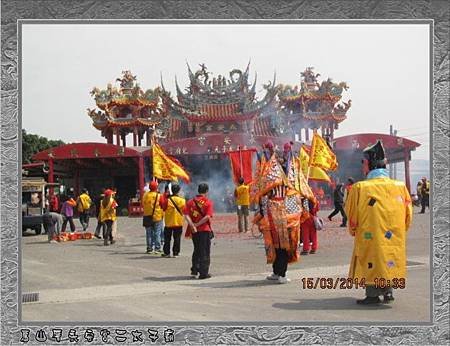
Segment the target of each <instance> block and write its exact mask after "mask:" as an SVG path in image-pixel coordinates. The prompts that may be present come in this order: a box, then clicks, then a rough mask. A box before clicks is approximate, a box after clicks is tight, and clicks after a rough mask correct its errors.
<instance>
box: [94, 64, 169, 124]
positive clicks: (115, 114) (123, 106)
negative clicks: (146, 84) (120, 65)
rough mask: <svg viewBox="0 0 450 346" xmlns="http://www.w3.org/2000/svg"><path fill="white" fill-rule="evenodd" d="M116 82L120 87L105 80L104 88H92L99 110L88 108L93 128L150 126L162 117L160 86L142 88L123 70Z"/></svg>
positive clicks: (128, 72) (158, 121)
mask: <svg viewBox="0 0 450 346" xmlns="http://www.w3.org/2000/svg"><path fill="white" fill-rule="evenodd" d="M116 82H120V86H119V87H116V86H113V84H112V83H108V85H107V88H106V89H105V90H101V89H99V88H97V87H95V88H93V89H92V91H91V95H92V96H93V97H94V99H95V102H96V106H97V107H98V108H99V110H95V109H89V108H88V109H87V113H88V115H89V116H90V117H91V119H92V122H93V126H94V127H95V128H97V129H103V128H105V127H109V126H111V127H128V126H135V125H144V126H152V125H158V124H160V123H161V122H162V121H163V120H164V118H165V116H166V114H165V110H164V108H163V107H162V105H161V98H160V89H159V88H156V89H147V90H145V91H144V90H142V89H141V87H140V86H139V84H138V83H137V82H136V76H133V75H132V73H131V72H130V71H123V72H122V78H117V79H116Z"/></svg>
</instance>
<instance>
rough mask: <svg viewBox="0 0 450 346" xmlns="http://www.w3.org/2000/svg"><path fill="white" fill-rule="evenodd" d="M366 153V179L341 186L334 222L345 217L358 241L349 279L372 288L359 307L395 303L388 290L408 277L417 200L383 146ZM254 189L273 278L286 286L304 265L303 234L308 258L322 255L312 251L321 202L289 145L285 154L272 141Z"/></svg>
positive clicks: (336, 195)
mask: <svg viewBox="0 0 450 346" xmlns="http://www.w3.org/2000/svg"><path fill="white" fill-rule="evenodd" d="M363 154H364V160H363V165H364V167H363V170H364V172H365V173H366V175H367V177H366V180H363V181H360V182H357V183H355V182H354V181H353V179H352V178H349V179H348V183H347V186H346V187H345V190H343V185H339V186H337V187H336V190H335V193H334V202H335V210H334V211H333V212H332V213H331V214H330V215H329V219H331V218H332V217H333V216H334V215H336V214H337V213H338V212H341V214H342V217H343V222H342V224H341V226H342V227H344V226H345V227H347V222H348V230H349V233H350V235H351V236H353V237H354V238H355V241H354V249H353V254H352V259H351V263H350V270H349V278H350V279H352V280H355V281H358V283H360V284H361V285H364V286H365V288H366V297H365V298H364V299H358V300H357V303H358V304H362V305H372V304H379V303H391V302H392V301H393V300H394V296H393V289H392V286H394V285H389V284H388V285H386V282H390V283H394V282H395V281H396V280H402V279H403V282H404V280H405V277H406V232H407V231H408V229H409V226H410V224H411V220H412V203H411V197H410V195H409V192H408V190H407V188H406V186H405V184H404V183H403V182H400V181H397V180H393V179H390V178H389V175H388V172H387V170H386V163H387V161H386V158H385V153H384V148H383V146H382V144H381V142H380V141H378V142H377V143H376V144H375V145H373V146H369V147H368V148H366V149H365V150H364V151H363ZM254 186H255V191H254V192H255V201H256V202H257V203H258V204H259V206H260V208H259V212H258V213H257V215H256V216H255V219H254V223H255V224H257V225H258V227H259V230H260V231H261V232H262V233H263V237H264V244H265V250H266V258H267V263H270V264H272V269H273V273H272V274H271V275H269V276H268V277H267V279H268V280H276V281H278V282H279V283H286V282H288V281H289V279H288V278H287V277H286V270H287V266H288V264H289V263H293V262H296V261H298V260H299V256H298V236H299V232H300V229H301V230H302V232H301V234H302V238H303V239H302V242H303V251H302V254H306V252H309V253H315V251H316V248H314V245H313V247H312V249H311V250H310V251H309V246H310V241H311V240H312V241H313V244H314V240H316V239H314V237H315V236H316V233H315V230H317V229H320V227H321V225H320V223H319V222H318V217H317V210H318V205H319V203H318V202H317V199H316V198H315V197H314V194H313V193H312V192H311V189H310V188H309V186H308V184H307V182H306V179H305V177H304V176H303V174H302V172H301V170H300V169H299V167H298V163H296V161H295V160H294V159H293V158H292V154H291V148H290V145H289V144H286V145H285V146H284V150H283V152H275V151H274V150H273V145H272V144H271V143H270V142H268V143H267V144H265V145H264V147H263V152H262V153H261V154H260V155H258V164H257V175H256V181H255V184H254ZM425 189H426V185H425ZM387 211H388V212H387ZM303 230H308V231H307V232H303ZM309 230H314V231H312V232H309ZM305 236H306V237H305ZM308 238H309V239H308ZM316 246H317V244H316ZM383 280H384V281H383ZM380 282H381V283H384V284H380ZM380 296H381V297H383V300H381V299H380Z"/></svg>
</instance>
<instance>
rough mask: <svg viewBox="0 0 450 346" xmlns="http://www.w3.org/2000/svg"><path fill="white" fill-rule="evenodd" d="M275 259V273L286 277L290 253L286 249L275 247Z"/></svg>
mask: <svg viewBox="0 0 450 346" xmlns="http://www.w3.org/2000/svg"><path fill="white" fill-rule="evenodd" d="M275 253H276V256H275V261H274V262H273V264H272V268H273V273H274V274H275V275H278V276H282V277H285V276H286V271H287V267H288V254H287V251H286V250H285V249H275Z"/></svg>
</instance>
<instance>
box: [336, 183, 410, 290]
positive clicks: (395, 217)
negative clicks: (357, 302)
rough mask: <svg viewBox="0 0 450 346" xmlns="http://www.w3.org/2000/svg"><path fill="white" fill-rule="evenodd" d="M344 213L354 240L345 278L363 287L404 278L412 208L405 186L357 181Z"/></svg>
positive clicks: (401, 184) (402, 184)
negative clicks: (407, 235) (378, 280)
mask: <svg viewBox="0 0 450 346" xmlns="http://www.w3.org/2000/svg"><path fill="white" fill-rule="evenodd" d="M345 212H346V214H347V217H348V221H349V222H348V223H349V231H350V233H351V234H352V235H354V237H355V242H354V247H353V255H352V260H351V263H350V271H349V277H350V278H355V279H358V281H361V280H362V279H364V280H365V284H366V285H373V284H374V280H375V279H377V278H378V279H380V278H384V279H386V280H388V279H389V280H392V279H394V278H397V279H401V278H406V232H407V231H408V228H409V226H410V224H411V219H412V205H411V198H410V195H409V192H408V190H407V189H406V186H405V184H404V183H403V182H401V181H396V180H392V179H389V178H387V177H377V178H373V179H368V180H365V181H360V182H358V183H356V184H354V185H353V187H352V189H351V190H350V193H349V195H348V199H347V201H346V203H345Z"/></svg>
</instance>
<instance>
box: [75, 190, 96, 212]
mask: <svg viewBox="0 0 450 346" xmlns="http://www.w3.org/2000/svg"><path fill="white" fill-rule="evenodd" d="M77 202H78V203H77V204H78V207H77V209H78V211H79V212H83V211H85V210H89V208H90V207H91V204H92V201H91V198H90V197H89V195H88V194H86V193H82V194H81V195H80V196H78V201H77Z"/></svg>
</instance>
